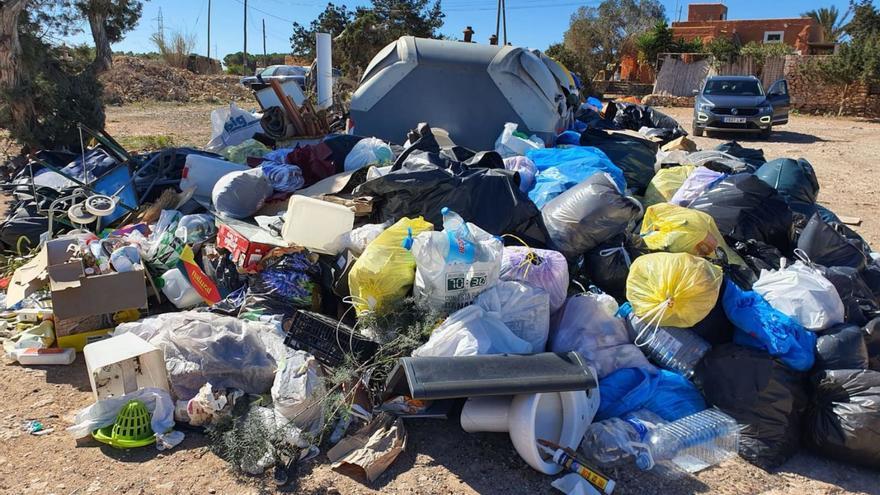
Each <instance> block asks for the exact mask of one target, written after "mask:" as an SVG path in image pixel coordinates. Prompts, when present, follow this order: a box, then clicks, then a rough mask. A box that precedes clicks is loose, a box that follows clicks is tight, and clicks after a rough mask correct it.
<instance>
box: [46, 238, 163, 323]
mask: <svg viewBox="0 0 880 495" xmlns="http://www.w3.org/2000/svg"><path fill="white" fill-rule="evenodd" d="M71 246H76V240H75V239H71V238H61V239H55V240H52V241H49V242H47V243H46V247H45V248H44V251H45V252H46V261H47V263H48V266H47V267H46V271H47V273H48V274H49V288H50V289H51V292H52V309H53V311H54V312H55V316H56V317H57V318H58V319H61V320H64V319H68V318H76V317H83V316H93V315H102V314H106V313H113V312H115V311H121V310H123V309H131V308H143V307H146V306H147V286H146V279H145V278H144V271H143V270H135V271H131V272H124V273H107V274H104V275H93V276H86V273H85V268H84V266H83V264H82V260H79V259H72V258H74V255H75V254H76V253H75V250H74V249H70V248H71Z"/></svg>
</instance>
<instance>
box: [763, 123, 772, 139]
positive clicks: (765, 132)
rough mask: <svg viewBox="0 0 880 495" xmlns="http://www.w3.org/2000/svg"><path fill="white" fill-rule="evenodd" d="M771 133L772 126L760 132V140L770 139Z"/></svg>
mask: <svg viewBox="0 0 880 495" xmlns="http://www.w3.org/2000/svg"><path fill="white" fill-rule="evenodd" d="M772 132H773V126H770V127H768V128H766V129H764V130H762V131H761V139H770V134H771V133H772Z"/></svg>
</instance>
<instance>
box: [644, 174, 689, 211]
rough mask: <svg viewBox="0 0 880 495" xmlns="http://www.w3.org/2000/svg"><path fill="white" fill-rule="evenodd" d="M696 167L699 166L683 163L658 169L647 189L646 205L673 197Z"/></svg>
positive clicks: (662, 201) (663, 201)
mask: <svg viewBox="0 0 880 495" xmlns="http://www.w3.org/2000/svg"><path fill="white" fill-rule="evenodd" d="M695 168H697V167H694V166H693V165H681V166H679V167H670V168H661V169H660V170H658V171H657V173H656V174H654V177H653V178H652V179H651V182H650V183H649V184H648V188H647V189H646V190H645V206H651V205H656V204H657V203H665V202H667V201H669V200H670V199H672V196H673V195H674V194H675V191H678V188H679V187H681V185H682V184H684V180H685V179H687V178H688V176H689V175H691V172H693V171H694V169H695Z"/></svg>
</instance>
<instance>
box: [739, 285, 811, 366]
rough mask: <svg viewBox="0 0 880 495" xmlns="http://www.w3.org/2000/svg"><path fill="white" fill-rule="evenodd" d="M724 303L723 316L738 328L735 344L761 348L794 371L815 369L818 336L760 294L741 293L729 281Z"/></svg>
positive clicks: (744, 291) (742, 291)
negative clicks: (774, 306) (775, 307)
mask: <svg viewBox="0 0 880 495" xmlns="http://www.w3.org/2000/svg"><path fill="white" fill-rule="evenodd" d="M723 302H724V313H725V314H726V315H727V318H728V319H730V321H731V322H732V323H733V325H734V326H735V327H736V331H735V332H734V335H733V341H734V342H735V343H737V344H739V345H744V346H748V347H754V348H756V349H761V350H763V351H765V352H767V353H769V354H770V355H771V356H774V357H777V358H779V360H780V361H782V363H784V364H785V365H786V366H788V367H790V368H791V369H793V370H797V371H806V370H808V369H810V368H812V367H813V362H814V349H815V347H816V334H815V333H813V332H809V331H807V330H806V329H805V328H804V327H802V326H801V325H800V324H799V323H798V322H797V320H795V319H794V318H792V317H790V316H787V315H785V314H784V313H782V312H780V311H777V310H776V309H773V307H772V306H771V305H770V303H768V302H767V301H765V300H764V298H763V297H761V295H760V294H758V293H757V292H754V291H746V290H742V289H740V288H739V287H738V286H737V285H736V284H735V283H733V282H731V281H730V280H727V281H726V282H725V284H724V299H723Z"/></svg>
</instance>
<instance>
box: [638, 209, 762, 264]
mask: <svg viewBox="0 0 880 495" xmlns="http://www.w3.org/2000/svg"><path fill="white" fill-rule="evenodd" d="M641 235H642V239H643V240H644V241H645V244H646V245H647V246H648V248H649V249H650V250H652V251H667V252H670V253H689V254H693V255H695V256H704V257H707V258H712V259H717V258H718V254H717V252H716V249H718V248H720V249H721V250H722V251H724V254H726V255H727V261H728V262H729V263H733V264H740V265H743V266H745V262H744V261H743V259H742V258H740V257H739V255H738V254H736V251H734V250H733V249H730V246H728V245H727V243H726V242H724V237H722V236H721V232H719V231H718V227H717V226H716V225H715V219H713V218H712V217H711V216H710V215H709V214H707V213H704V212H702V211H699V210H692V209H690V208H685V207H683V206H678V205H673V204H670V203H657V204H655V205H653V206H649V207H648V208H647V209H646V210H645V216H644V218H643V219H642V230H641Z"/></svg>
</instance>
